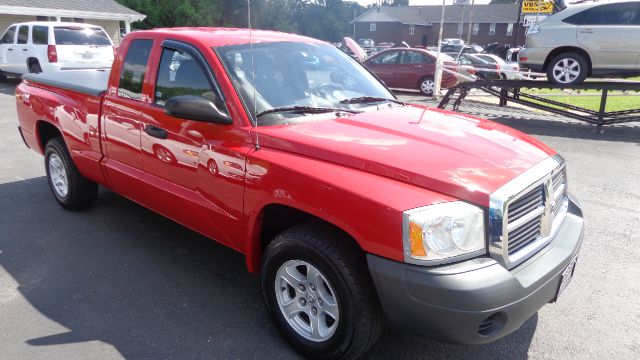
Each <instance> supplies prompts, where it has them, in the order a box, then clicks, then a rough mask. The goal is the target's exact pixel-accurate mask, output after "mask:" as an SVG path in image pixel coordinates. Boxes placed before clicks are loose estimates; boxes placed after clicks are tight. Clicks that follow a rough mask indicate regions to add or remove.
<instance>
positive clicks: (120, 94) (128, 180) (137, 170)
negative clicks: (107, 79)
mask: <svg viewBox="0 0 640 360" xmlns="http://www.w3.org/2000/svg"><path fill="white" fill-rule="evenodd" d="M123 46H127V52H126V55H125V57H124V62H123V63H122V64H120V67H119V68H115V69H113V70H112V71H117V72H118V73H119V83H118V87H117V90H116V91H112V90H111V89H110V90H109V91H108V93H107V94H106V95H105V96H104V98H103V105H102V119H101V124H102V132H103V145H104V152H105V158H106V160H105V161H104V165H105V169H106V172H107V175H108V177H109V179H110V181H111V186H112V187H113V188H114V190H115V191H117V192H120V193H121V194H123V195H125V196H128V197H131V198H134V199H136V196H137V195H138V194H139V191H140V189H141V188H144V182H143V181H144V180H143V179H141V178H140V174H141V173H142V171H141V168H142V162H141V159H140V129H141V128H142V118H143V116H144V113H143V112H142V111H141V110H140V109H141V108H142V107H143V106H144V104H145V101H143V100H146V99H145V98H144V97H143V94H144V93H143V84H144V78H145V76H146V75H145V74H148V72H147V62H148V60H149V55H150V54H151V49H152V46H153V40H149V39H136V40H133V41H131V42H130V43H129V44H128V45H127V44H123ZM114 76H117V75H114V74H111V78H112V79H113V78H114Z"/></svg>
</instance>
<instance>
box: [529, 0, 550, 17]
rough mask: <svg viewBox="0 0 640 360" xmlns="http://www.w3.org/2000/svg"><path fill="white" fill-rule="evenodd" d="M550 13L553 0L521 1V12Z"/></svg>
mask: <svg viewBox="0 0 640 360" xmlns="http://www.w3.org/2000/svg"><path fill="white" fill-rule="evenodd" d="M538 9H540V11H539V12H540V13H541V14H551V13H552V12H553V1H550V0H524V1H523V2H522V13H523V14H525V13H529V14H530V13H538Z"/></svg>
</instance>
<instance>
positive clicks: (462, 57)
mask: <svg viewBox="0 0 640 360" xmlns="http://www.w3.org/2000/svg"><path fill="white" fill-rule="evenodd" d="M447 55H449V56H451V57H452V58H454V59H455V60H456V61H458V62H459V63H460V65H466V66H472V67H473V68H475V70H476V73H475V76H477V77H478V78H480V79H482V80H495V79H500V65H498V64H493V63H490V62H489V61H486V60H483V59H481V58H479V57H478V56H477V55H478V54H465V53H463V54H456V53H447Z"/></svg>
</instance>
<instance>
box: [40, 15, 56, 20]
mask: <svg viewBox="0 0 640 360" xmlns="http://www.w3.org/2000/svg"><path fill="white" fill-rule="evenodd" d="M36 20H38V21H58V19H57V18H56V17H55V16H36Z"/></svg>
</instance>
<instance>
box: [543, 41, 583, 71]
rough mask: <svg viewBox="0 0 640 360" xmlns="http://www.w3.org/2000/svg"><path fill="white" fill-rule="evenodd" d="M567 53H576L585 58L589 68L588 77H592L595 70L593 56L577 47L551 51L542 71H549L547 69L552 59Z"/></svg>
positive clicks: (564, 47)
mask: <svg viewBox="0 0 640 360" xmlns="http://www.w3.org/2000/svg"><path fill="white" fill-rule="evenodd" d="M566 52H575V53H578V54H580V55H582V56H584V59H585V60H586V61H587V67H588V72H587V74H588V75H591V72H592V70H593V63H592V61H591V55H589V53H588V52H587V51H586V50H584V49H582V48H579V47H576V46H562V47H559V48H555V49H553V51H551V52H550V53H549V55H547V58H546V59H545V60H544V64H543V65H542V71H547V67H548V66H549V63H550V62H551V59H553V58H554V57H556V56H558V55H560V54H562V53H566Z"/></svg>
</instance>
